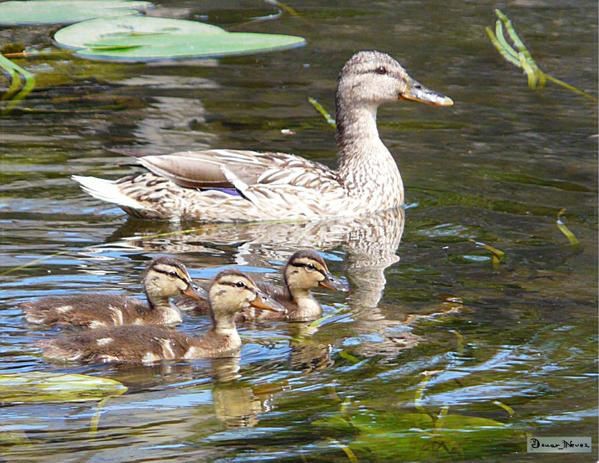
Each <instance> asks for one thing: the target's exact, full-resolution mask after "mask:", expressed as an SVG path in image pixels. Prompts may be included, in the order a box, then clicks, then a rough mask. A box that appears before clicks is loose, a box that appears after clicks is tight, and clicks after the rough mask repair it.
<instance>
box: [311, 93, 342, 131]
mask: <svg viewBox="0 0 599 463" xmlns="http://www.w3.org/2000/svg"><path fill="white" fill-rule="evenodd" d="M308 101H309V102H310V104H311V105H312V106H314V109H316V111H318V112H319V113H320V115H321V116H322V117H324V120H325V121H327V124H329V125H330V126H331V127H336V126H337V124H336V123H335V119H333V118H332V117H331V115H330V114H329V112H328V111H327V110H326V109H325V108H324V106H323V105H321V104H320V103H319V102H318V101H317V100H316V99H315V98H312V97H309V98H308Z"/></svg>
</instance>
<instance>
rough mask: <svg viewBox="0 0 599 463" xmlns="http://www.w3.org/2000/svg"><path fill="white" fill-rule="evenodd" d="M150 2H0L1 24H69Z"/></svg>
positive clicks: (135, 8)
mask: <svg viewBox="0 0 599 463" xmlns="http://www.w3.org/2000/svg"><path fill="white" fill-rule="evenodd" d="M151 5H152V4H151V3H150V2H143V1H126V0H94V1H78V0H62V1H60V0H56V1H55V0H45V1H39V0H37V1H10V2H3V3H0V25H2V26H23V25H33V24H72V23H76V22H78V21H84V20H86V19H92V18H100V17H110V16H125V15H131V14H138V13H139V11H140V10H145V9H147V8H149V7H150V6H151Z"/></svg>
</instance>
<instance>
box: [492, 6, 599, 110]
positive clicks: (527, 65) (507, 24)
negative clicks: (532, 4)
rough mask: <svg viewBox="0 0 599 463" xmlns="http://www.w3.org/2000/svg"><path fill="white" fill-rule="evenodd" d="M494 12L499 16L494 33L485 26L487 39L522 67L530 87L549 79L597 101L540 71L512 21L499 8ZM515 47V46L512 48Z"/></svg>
mask: <svg viewBox="0 0 599 463" xmlns="http://www.w3.org/2000/svg"><path fill="white" fill-rule="evenodd" d="M495 14H496V15H497V17H498V18H499V19H498V20H497V21H496V22H495V33H493V31H492V30H491V28H490V27H486V28H485V31H486V33H487V36H488V37H489V40H490V41H491V43H492V44H493V46H494V47H495V48H496V49H497V51H498V52H499V54H500V55H501V56H503V58H504V59H505V60H506V61H509V62H510V63H512V64H513V65H514V66H516V67H519V68H522V69H523V70H524V72H525V73H526V77H527V79H528V86H529V87H530V88H532V89H536V88H543V87H544V86H545V84H546V82H547V81H548V80H549V81H551V82H553V83H554V84H557V85H560V86H562V87H564V88H566V89H568V90H571V91H573V92H575V93H578V94H579V95H582V96H584V97H585V98H588V99H590V100H593V101H597V98H596V97H594V96H593V95H591V94H589V93H587V92H585V91H583V90H580V89H579V88H576V87H574V86H573V85H570V84H568V83H566V82H564V81H563V80H560V79H557V78H555V77H553V76H550V75H549V74H546V73H545V72H543V71H541V69H540V68H539V66H538V65H537V63H536V61H535V60H534V59H533V57H532V55H531V54H530V51H528V48H526V46H525V45H524V42H523V41H522V39H520V36H519V35H518V34H517V33H516V30H515V29H514V26H513V25H512V21H510V19H509V18H508V17H507V16H506V15H505V14H503V13H502V12H501V10H495ZM504 28H505V30H506V31H507V33H508V36H509V38H510V39H511V41H512V43H513V45H511V44H510V43H509V42H508V41H507V39H506V37H505V35H504ZM514 47H515V48H514Z"/></svg>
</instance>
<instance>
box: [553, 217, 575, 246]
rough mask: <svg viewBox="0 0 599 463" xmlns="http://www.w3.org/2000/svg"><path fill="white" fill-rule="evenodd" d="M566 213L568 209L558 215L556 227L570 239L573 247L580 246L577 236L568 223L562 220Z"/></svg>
mask: <svg viewBox="0 0 599 463" xmlns="http://www.w3.org/2000/svg"><path fill="white" fill-rule="evenodd" d="M565 213H566V209H560V210H559V212H558V213H557V220H556V225H557V228H558V229H559V231H561V232H562V233H563V235H564V236H565V237H566V238H568V241H569V242H570V244H571V245H572V246H578V245H579V244H580V241H578V238H576V235H575V234H574V233H572V231H571V230H570V229H569V228H568V227H567V226H566V223H565V222H564V221H563V220H562V217H563V215H564V214H565Z"/></svg>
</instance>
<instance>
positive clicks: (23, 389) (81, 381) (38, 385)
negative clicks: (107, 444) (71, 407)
mask: <svg viewBox="0 0 599 463" xmlns="http://www.w3.org/2000/svg"><path fill="white" fill-rule="evenodd" d="M126 391H127V387H126V386H124V385H123V384H121V383H119V382H118V381H115V380H113V379H108V378H100V377H97V376H88V375H76V374H73V375H69V374H62V373H45V372H29V373H20V374H9V375H0V403H31V402H36V403H37V402H85V401H88V400H102V399H104V398H105V397H108V396H115V395H121V394H124V393H125V392H126Z"/></svg>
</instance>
